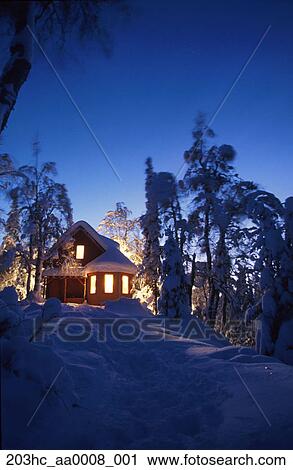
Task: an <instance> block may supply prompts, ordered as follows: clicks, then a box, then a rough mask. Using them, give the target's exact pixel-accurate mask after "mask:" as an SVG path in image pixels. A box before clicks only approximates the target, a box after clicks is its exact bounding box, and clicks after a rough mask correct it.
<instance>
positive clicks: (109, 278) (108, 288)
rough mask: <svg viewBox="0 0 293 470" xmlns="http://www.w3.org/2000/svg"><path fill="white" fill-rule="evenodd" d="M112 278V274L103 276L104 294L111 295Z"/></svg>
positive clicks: (112, 287) (112, 288)
mask: <svg viewBox="0 0 293 470" xmlns="http://www.w3.org/2000/svg"><path fill="white" fill-rule="evenodd" d="M113 290H114V276H113V274H105V276H104V292H105V294H113Z"/></svg>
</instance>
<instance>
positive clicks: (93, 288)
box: [90, 276, 97, 294]
mask: <svg viewBox="0 0 293 470" xmlns="http://www.w3.org/2000/svg"><path fill="white" fill-rule="evenodd" d="M96 292H97V276H91V277H90V294H95V293H96Z"/></svg>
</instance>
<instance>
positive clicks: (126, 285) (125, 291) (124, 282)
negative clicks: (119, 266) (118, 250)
mask: <svg viewBox="0 0 293 470" xmlns="http://www.w3.org/2000/svg"><path fill="white" fill-rule="evenodd" d="M122 294H129V277H128V276H126V275H123V276H122Z"/></svg>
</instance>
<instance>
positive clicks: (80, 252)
mask: <svg viewBox="0 0 293 470" xmlns="http://www.w3.org/2000/svg"><path fill="white" fill-rule="evenodd" d="M83 258H84V245H76V259H83Z"/></svg>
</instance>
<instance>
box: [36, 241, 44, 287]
mask: <svg viewBox="0 0 293 470" xmlns="http://www.w3.org/2000/svg"><path fill="white" fill-rule="evenodd" d="M43 261H44V256H43V249H42V248H38V254H37V260H36V275H35V286H34V292H36V293H38V294H40V292H41V282H42V271H43Z"/></svg>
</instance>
